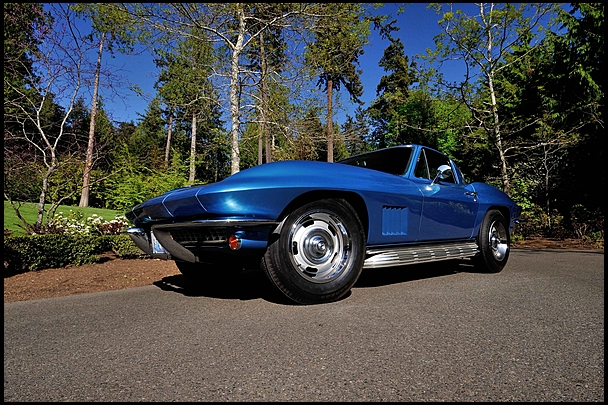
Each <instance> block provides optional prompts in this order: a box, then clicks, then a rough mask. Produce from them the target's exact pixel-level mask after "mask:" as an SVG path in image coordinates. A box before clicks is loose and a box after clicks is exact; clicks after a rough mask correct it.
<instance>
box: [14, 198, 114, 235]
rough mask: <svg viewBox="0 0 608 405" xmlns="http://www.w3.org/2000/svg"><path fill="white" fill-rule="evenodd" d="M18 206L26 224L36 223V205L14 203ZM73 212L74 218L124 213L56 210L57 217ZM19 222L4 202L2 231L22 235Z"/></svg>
mask: <svg viewBox="0 0 608 405" xmlns="http://www.w3.org/2000/svg"><path fill="white" fill-rule="evenodd" d="M16 204H18V206H19V212H20V213H21V215H22V216H23V217H24V218H25V220H26V221H28V223H30V224H31V223H34V222H35V221H36V215H38V212H37V210H38V205H37V204H36V203H29V202H28V203H16ZM45 209H48V204H47V205H45ZM70 211H73V212H74V214H73V216H74V218H76V217H78V218H89V217H95V216H96V217H99V218H111V219H114V218H116V217H120V216H122V215H123V214H124V211H115V210H111V209H104V208H93V207H72V206H68V205H60V206H59V207H58V208H57V213H58V214H59V215H62V216H63V215H64V214H65V216H69V215H70V214H69V212H70ZM20 224H21V222H20V221H19V219H18V218H17V215H16V214H15V211H14V210H13V208H12V207H11V206H10V204H9V202H8V201H4V229H5V230H9V231H10V232H12V233H14V234H22V233H24V230H23V229H22V228H21V227H20Z"/></svg>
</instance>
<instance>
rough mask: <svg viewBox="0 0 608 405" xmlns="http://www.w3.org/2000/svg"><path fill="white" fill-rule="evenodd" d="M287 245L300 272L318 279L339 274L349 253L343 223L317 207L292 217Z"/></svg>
mask: <svg viewBox="0 0 608 405" xmlns="http://www.w3.org/2000/svg"><path fill="white" fill-rule="evenodd" d="M288 246H289V247H290V252H291V260H292V261H293V263H294V265H295V268H296V269H297V270H298V272H299V274H300V275H301V276H302V277H304V278H305V279H307V280H309V281H313V282H317V283H324V282H329V281H331V280H333V279H335V278H337V277H339V276H340V275H341V274H342V272H343V270H344V269H345V268H347V267H348V264H349V260H350V257H351V244H350V240H349V235H348V231H347V230H346V227H345V226H344V224H342V222H341V221H340V219H339V218H337V217H336V216H334V215H331V214H330V213H328V212H324V211H320V210H318V211H311V212H307V213H305V214H304V215H302V216H300V217H299V218H298V219H297V220H296V221H295V223H294V224H293V226H292V227H291V231H290V233H289V240H288Z"/></svg>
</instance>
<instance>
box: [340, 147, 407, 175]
mask: <svg viewBox="0 0 608 405" xmlns="http://www.w3.org/2000/svg"><path fill="white" fill-rule="evenodd" d="M411 155H412V148H410V147H395V148H387V149H381V150H377V151H374V152H368V153H363V154H361V155H357V156H353V157H351V158H348V159H344V160H340V161H339V162H338V163H342V164H346V165H351V166H359V167H365V168H367V169H372V170H378V171H381V172H384V173H389V174H396V175H399V176H400V175H402V174H403V173H405V169H406V168H407V165H408V163H409V161H410V156H411Z"/></svg>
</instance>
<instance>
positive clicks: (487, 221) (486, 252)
mask: <svg viewBox="0 0 608 405" xmlns="http://www.w3.org/2000/svg"><path fill="white" fill-rule="evenodd" d="M494 222H501V223H502V225H503V226H504V228H505V231H506V235H507V238H506V239H507V245H508V247H509V248H508V249H507V252H506V254H505V257H504V258H503V259H502V260H497V259H496V258H495V257H494V254H493V253H492V250H491V247H490V236H489V235H490V227H491V226H492V224H493V223H494ZM477 240H478V243H477V245H478V246H479V250H480V252H479V254H478V256H477V257H476V263H475V264H476V267H477V268H478V270H480V271H482V272H485V273H499V272H500V271H502V269H503V268H504V267H505V265H506V264H507V261H508V260H509V254H510V253H511V235H510V232H509V224H508V223H507V221H506V219H505V217H504V216H503V215H502V213H501V212H500V211H498V210H490V211H488V212H487V213H486V215H485V216H484V218H483V221H482V222H481V226H480V228H479V236H478V238H477Z"/></svg>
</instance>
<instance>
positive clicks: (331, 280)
mask: <svg viewBox="0 0 608 405" xmlns="http://www.w3.org/2000/svg"><path fill="white" fill-rule="evenodd" d="M520 211H521V210H520V207H519V206H517V204H515V203H514V202H513V200H511V198H509V197H508V196H507V195H506V194H505V193H503V192H502V191H500V190H498V189H497V188H495V187H492V186H490V185H487V184H485V183H467V182H466V181H465V179H464V177H463V175H462V173H461V171H460V170H459V169H458V167H457V166H456V164H455V163H454V162H453V161H452V160H451V159H449V158H448V157H446V156H445V155H443V154H442V153H440V152H438V151H436V150H434V149H431V148H428V147H425V146H422V145H403V146H395V147H390V148H385V149H381V150H377V151H373V152H368V153H363V154H360V155H357V156H353V157H351V158H348V159H345V160H342V161H340V162H336V163H328V162H314V161H282V162H273V163H267V164H263V165H259V166H255V167H252V168H250V169H247V170H243V171H241V172H239V173H236V174H234V175H232V176H230V177H228V178H226V179H224V180H222V181H220V182H217V183H213V184H208V185H199V186H190V187H183V188H179V189H176V190H172V191H169V192H167V193H165V194H163V195H160V196H158V197H154V198H152V199H150V200H148V201H145V202H143V203H141V204H139V205H137V206H135V207H134V208H132V209H131V210H130V211H128V212H127V213H126V216H127V218H128V219H129V220H130V221H131V222H132V223H133V224H134V227H133V228H130V229H129V230H128V231H127V232H128V234H129V235H130V236H131V238H132V239H133V241H134V242H135V243H136V244H137V246H139V248H140V249H142V250H143V251H144V252H145V253H147V254H148V255H150V256H153V257H157V258H161V259H167V260H174V261H175V264H176V265H177V267H178V269H179V270H180V272H181V273H182V274H184V275H185V276H186V277H187V278H189V279H191V280H192V281H194V282H197V283H204V282H206V281H208V280H211V279H217V278H224V279H226V281H229V279H230V277H231V276H234V275H235V273H237V272H239V271H240V270H242V269H243V268H246V267H247V268H251V266H255V267H261V268H262V270H263V271H264V272H265V273H266V275H267V276H268V278H269V279H270V280H271V282H272V283H273V284H274V285H275V286H276V287H277V288H278V289H279V290H280V291H282V292H283V293H284V294H285V295H286V296H287V297H289V298H290V299H291V300H293V301H295V302H297V303H301V304H316V303H324V302H330V301H335V300H337V299H340V298H341V297H343V296H344V295H346V294H347V293H348V292H349V291H350V289H351V288H352V286H353V285H354V284H355V282H356V281H357V279H358V278H359V275H360V274H361V271H362V269H363V268H375V267H388V266H401V265H407V264H415V263H423V262H430V261H437V260H448V259H471V260H472V262H473V263H474V264H475V266H476V268H477V269H479V270H480V271H484V272H492V273H495V272H499V271H501V270H502V269H503V267H504V266H505V264H506V263H507V260H508V258H509V249H510V234H511V232H512V231H513V229H514V226H515V224H516V222H517V220H518V217H519V214H520Z"/></svg>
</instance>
